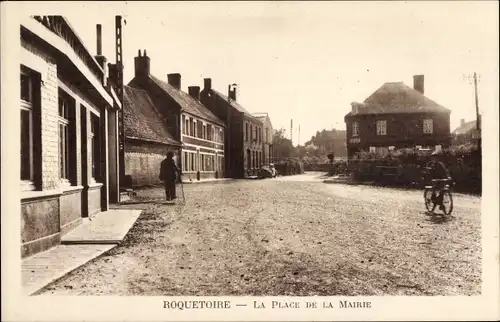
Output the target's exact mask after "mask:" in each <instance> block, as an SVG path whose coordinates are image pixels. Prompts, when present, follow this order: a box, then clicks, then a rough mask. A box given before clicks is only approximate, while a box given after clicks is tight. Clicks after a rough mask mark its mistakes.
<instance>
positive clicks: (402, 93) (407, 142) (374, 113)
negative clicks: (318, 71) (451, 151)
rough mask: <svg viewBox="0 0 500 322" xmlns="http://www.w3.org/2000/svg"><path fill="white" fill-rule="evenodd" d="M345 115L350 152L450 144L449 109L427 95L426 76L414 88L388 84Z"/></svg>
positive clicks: (433, 147) (419, 77) (419, 79)
mask: <svg viewBox="0 0 500 322" xmlns="http://www.w3.org/2000/svg"><path fill="white" fill-rule="evenodd" d="M351 107H352V109H351V112H349V113H348V114H347V115H346V116H345V119H344V120H345V123H346V129H347V131H346V136H347V138H346V139H347V153H348V158H352V157H353V155H354V154H355V153H356V152H360V151H362V150H363V151H371V152H376V153H382V154H383V153H386V152H387V151H389V150H392V149H399V148H431V149H441V148H445V147H448V146H449V145H450V143H451V136H450V113H451V112H450V110H449V109H446V108H444V107H443V106H441V105H439V104H437V103H436V102H434V101H432V100H430V99H429V98H427V97H425V96H424V76H422V75H416V76H414V88H410V87H409V86H407V85H405V84H404V83H402V82H397V83H385V84H384V85H382V86H381V87H380V88H379V89H377V90H376V91H375V92H374V93H373V94H372V95H370V96H369V97H368V98H367V99H366V100H365V101H364V102H363V103H352V104H351Z"/></svg>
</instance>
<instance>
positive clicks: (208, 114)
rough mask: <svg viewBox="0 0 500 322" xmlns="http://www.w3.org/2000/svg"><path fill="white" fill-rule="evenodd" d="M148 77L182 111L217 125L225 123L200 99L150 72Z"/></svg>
mask: <svg viewBox="0 0 500 322" xmlns="http://www.w3.org/2000/svg"><path fill="white" fill-rule="evenodd" d="M149 77H150V78H151V79H152V80H153V82H154V83H155V84H156V85H158V86H159V87H160V88H162V90H163V91H165V92H166V93H167V95H169V96H170V97H172V98H173V99H174V101H176V103H177V104H179V106H180V107H181V110H183V111H184V112H186V113H189V114H192V115H194V116H196V117H199V118H202V119H204V120H206V121H209V122H213V123H215V124H218V125H225V124H224V122H223V121H222V120H220V119H219V118H218V117H217V116H216V115H215V114H214V113H213V112H212V111H211V110H210V109H209V108H208V107H206V106H205V105H204V104H203V103H202V102H201V101H200V100H198V99H196V98H194V97H192V96H191V95H189V93H186V92H184V91H183V90H182V89H180V88H175V87H174V86H172V85H171V84H169V83H168V82H166V81H164V80H161V79H159V78H158V77H156V76H154V75H152V74H150V75H149ZM167 88H168V89H167ZM169 90H172V91H173V92H175V96H177V97H174V96H173V93H169V92H168V91H169ZM183 100H184V101H183ZM186 101H188V102H186ZM189 101H191V102H193V103H194V105H195V106H189Z"/></svg>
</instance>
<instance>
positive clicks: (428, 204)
mask: <svg viewBox="0 0 500 322" xmlns="http://www.w3.org/2000/svg"><path fill="white" fill-rule="evenodd" d="M424 202H425V208H427V211H432V209H433V208H434V202H433V201H432V189H429V188H425V189H424Z"/></svg>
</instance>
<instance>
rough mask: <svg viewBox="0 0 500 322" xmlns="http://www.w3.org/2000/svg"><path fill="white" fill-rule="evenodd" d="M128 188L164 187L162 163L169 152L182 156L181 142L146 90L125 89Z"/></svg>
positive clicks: (126, 176) (124, 108)
mask: <svg viewBox="0 0 500 322" xmlns="http://www.w3.org/2000/svg"><path fill="white" fill-rule="evenodd" d="M123 123H124V130H125V179H126V181H127V182H126V183H125V185H126V186H145V185H155V184H159V183H161V181H160V179H159V175H160V163H161V161H163V159H165V157H166V154H167V152H168V151H172V152H175V154H176V155H180V152H181V145H182V144H181V142H180V141H178V140H176V139H174V137H173V136H172V135H171V134H170V133H169V132H168V129H167V125H166V124H165V122H164V120H163V117H162V115H161V113H160V112H159V110H158V108H157V107H156V106H155V105H154V103H153V101H152V100H151V98H150V97H149V95H148V93H147V92H146V91H145V90H142V89H137V88H133V87H129V86H124V91H123Z"/></svg>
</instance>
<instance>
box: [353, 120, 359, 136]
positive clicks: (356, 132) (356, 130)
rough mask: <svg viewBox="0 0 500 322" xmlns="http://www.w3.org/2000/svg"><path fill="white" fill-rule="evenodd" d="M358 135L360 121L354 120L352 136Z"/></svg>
mask: <svg viewBox="0 0 500 322" xmlns="http://www.w3.org/2000/svg"><path fill="white" fill-rule="evenodd" d="M358 135H359V123H358V122H352V136H358Z"/></svg>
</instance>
